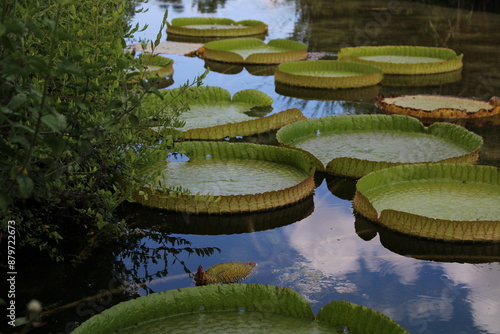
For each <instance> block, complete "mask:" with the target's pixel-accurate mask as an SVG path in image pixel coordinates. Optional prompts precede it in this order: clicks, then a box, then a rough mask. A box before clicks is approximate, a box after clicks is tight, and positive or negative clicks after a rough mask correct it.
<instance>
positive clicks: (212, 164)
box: [135, 142, 315, 214]
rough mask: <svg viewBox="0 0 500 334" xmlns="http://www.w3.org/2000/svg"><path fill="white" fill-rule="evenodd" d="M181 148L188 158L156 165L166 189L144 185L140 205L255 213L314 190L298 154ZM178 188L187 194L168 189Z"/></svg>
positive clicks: (257, 148)
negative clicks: (160, 171) (162, 171)
mask: <svg viewBox="0 0 500 334" xmlns="http://www.w3.org/2000/svg"><path fill="white" fill-rule="evenodd" d="M176 150H178V152H179V153H183V154H185V156H183V159H180V161H175V159H170V161H167V162H162V163H161V164H160V165H159V166H157V168H160V169H161V170H164V173H163V178H161V179H160V180H159V184H160V185H161V187H160V188H158V189H156V188H155V186H156V185H154V184H150V185H149V186H148V187H145V188H144V189H143V190H142V191H141V192H140V193H139V194H137V195H136V196H135V199H136V200H137V201H138V202H139V203H141V204H144V205H147V206H151V207H156V208H163V209H167V210H173V211H180V212H195V213H213V214H221V213H235V212H250V211H261V210H269V209H273V208H278V207H282V206H285V205H289V204H292V203H295V202H298V201H300V200H302V199H304V198H306V197H308V196H309V195H311V194H312V192H313V190H314V188H315V183H314V168H313V166H312V163H311V161H310V159H309V158H308V156H307V155H306V154H304V153H302V152H300V151H298V150H293V149H288V148H284V147H277V146H270V145H258V144H249V143H229V142H183V143H178V144H177V145H176ZM187 159H189V160H187ZM177 160H179V159H177ZM178 187H182V188H183V190H184V191H183V192H178V191H172V190H171V191H166V190H164V189H165V188H167V189H176V188H178Z"/></svg>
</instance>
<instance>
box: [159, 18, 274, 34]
mask: <svg viewBox="0 0 500 334" xmlns="http://www.w3.org/2000/svg"><path fill="white" fill-rule="evenodd" d="M265 33H267V24H265V23H264V22H262V21H258V20H243V21H238V22H236V21H234V20H231V19H227V18H216V17H179V18H175V19H173V20H172V22H171V23H168V22H167V34H173V35H180V36H196V37H241V36H251V35H259V34H265Z"/></svg>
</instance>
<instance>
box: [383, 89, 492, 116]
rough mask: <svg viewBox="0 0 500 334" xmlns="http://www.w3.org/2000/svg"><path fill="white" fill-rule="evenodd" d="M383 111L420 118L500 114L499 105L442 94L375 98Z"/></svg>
mask: <svg viewBox="0 0 500 334" xmlns="http://www.w3.org/2000/svg"><path fill="white" fill-rule="evenodd" d="M376 106H377V107H378V108H379V109H381V110H384V111H389V112H392V113H397V114H404V115H409V116H414V117H422V118H478V117H489V116H494V115H498V114H500V105H497V106H495V105H493V104H491V103H489V102H485V101H480V100H476V99H470V98H464V97H455V96H442V95H403V96H394V97H384V96H383V95H380V96H379V97H378V98H377V102H376Z"/></svg>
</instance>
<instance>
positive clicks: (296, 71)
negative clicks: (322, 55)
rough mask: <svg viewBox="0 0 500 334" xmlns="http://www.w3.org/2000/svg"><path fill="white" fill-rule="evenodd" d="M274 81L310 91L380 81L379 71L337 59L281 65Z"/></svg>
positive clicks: (380, 74) (350, 86) (369, 66)
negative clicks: (307, 88) (310, 89)
mask: <svg viewBox="0 0 500 334" xmlns="http://www.w3.org/2000/svg"><path fill="white" fill-rule="evenodd" d="M274 78H275V80H276V82H279V83H281V84H286V85H290V86H299V87H309V88H328V89H337V88H358V87H366V86H373V85H376V84H378V83H379V82H380V81H381V80H382V71H381V70H380V68H378V67H375V66H371V65H366V64H359V63H352V62H346V61H337V60H311V61H297V62H289V63H284V64H280V65H279V66H278V70H277V71H276V73H275V74H274Z"/></svg>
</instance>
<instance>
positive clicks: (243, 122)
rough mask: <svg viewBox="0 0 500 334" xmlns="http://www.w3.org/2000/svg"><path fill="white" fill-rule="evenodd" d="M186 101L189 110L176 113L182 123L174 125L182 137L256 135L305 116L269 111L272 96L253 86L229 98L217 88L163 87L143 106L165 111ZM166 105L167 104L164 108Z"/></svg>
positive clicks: (188, 138)
mask: <svg viewBox="0 0 500 334" xmlns="http://www.w3.org/2000/svg"><path fill="white" fill-rule="evenodd" d="M186 101H189V110H187V111H185V112H183V113H182V114H181V115H180V116H179V120H181V121H182V122H183V125H182V126H180V127H177V128H176V129H177V130H178V131H181V132H182V134H180V136H181V137H182V139H185V140H191V139H203V140H214V139H223V138H226V137H230V138H234V137H236V136H249V135H255V134H259V133H263V132H267V131H271V130H276V129H279V128H281V127H282V126H284V125H286V124H289V123H292V122H295V121H298V120H300V119H303V118H304V117H303V115H302V113H301V112H300V110H298V109H288V110H284V111H281V112H278V113H272V114H269V113H270V111H272V108H271V105H272V103H273V99H272V98H270V97H269V96H268V95H267V94H265V93H262V92H260V91H258V90H255V89H246V90H242V91H239V92H237V93H235V94H234V95H233V96H232V97H231V94H230V93H229V92H228V91H227V90H225V89H222V88H220V87H191V88H189V89H185V88H176V89H172V90H164V91H162V92H161V93H160V96H158V95H152V94H151V95H149V96H148V97H147V98H146V100H145V105H146V106H145V108H148V109H156V110H158V112H159V113H163V114H168V113H170V112H171V110H172V109H175V108H177V107H178V106H181V105H185V103H186ZM165 104H168V105H169V107H168V108H165ZM164 108H165V109H164ZM162 109H163V110H162ZM152 129H153V130H154V131H156V132H158V133H164V132H169V131H171V128H161V127H155V128H152Z"/></svg>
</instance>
